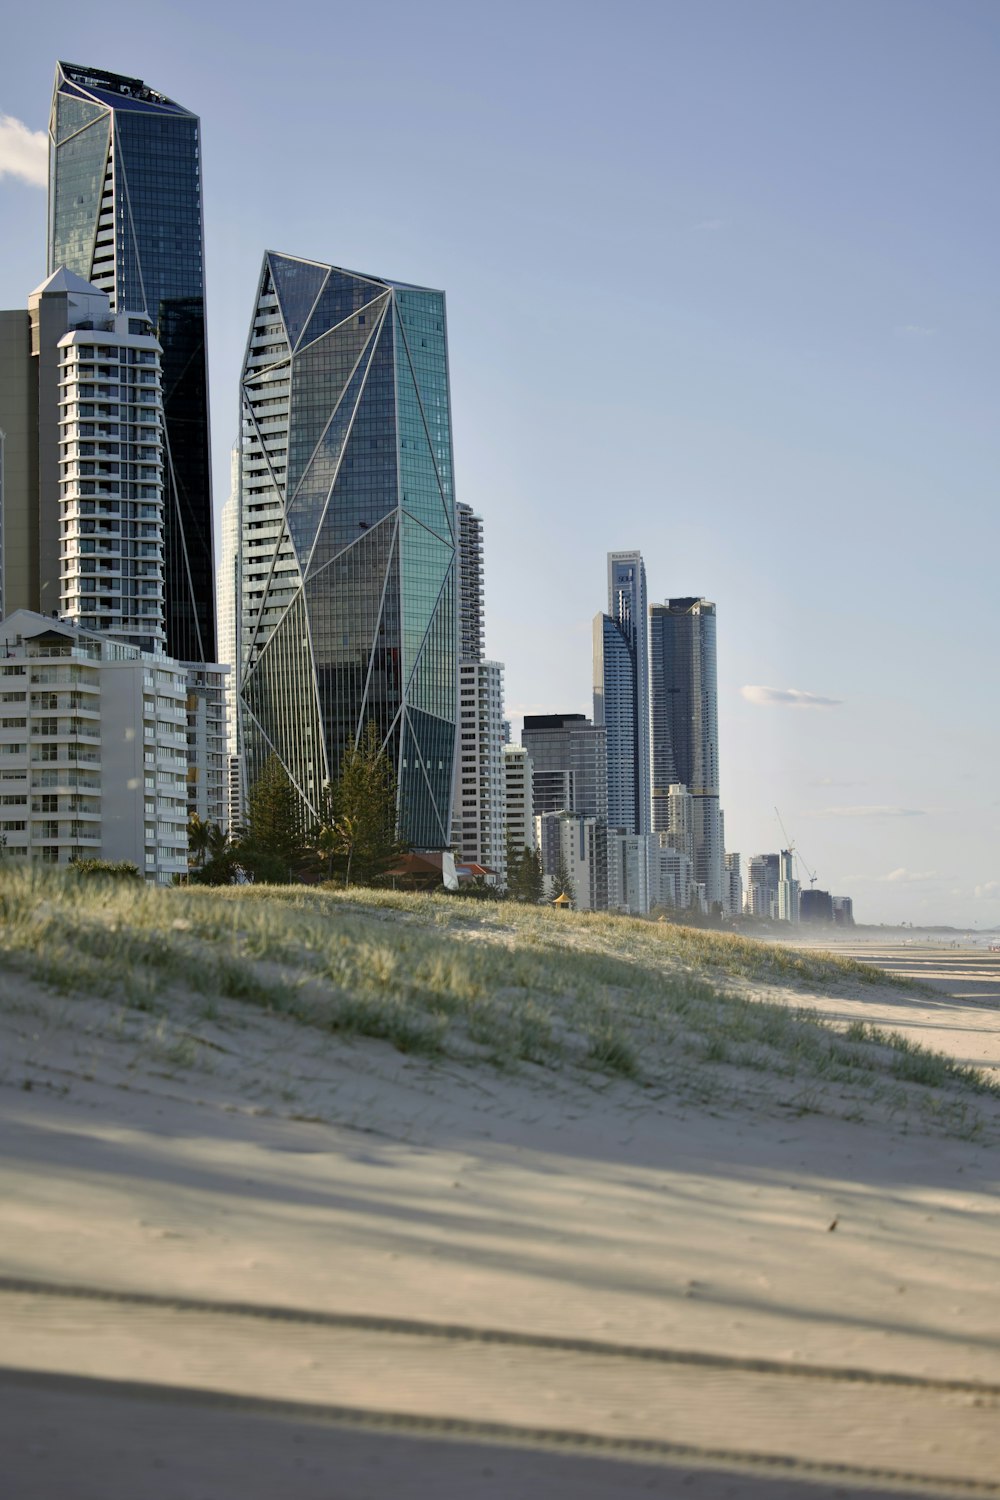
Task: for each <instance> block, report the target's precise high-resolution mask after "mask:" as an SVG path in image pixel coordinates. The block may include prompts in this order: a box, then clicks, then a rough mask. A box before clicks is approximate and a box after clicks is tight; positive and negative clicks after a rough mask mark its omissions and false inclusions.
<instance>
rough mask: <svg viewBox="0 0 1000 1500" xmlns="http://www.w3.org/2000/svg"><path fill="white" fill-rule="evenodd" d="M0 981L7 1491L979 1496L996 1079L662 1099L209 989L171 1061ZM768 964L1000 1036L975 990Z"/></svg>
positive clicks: (999, 1416)
mask: <svg viewBox="0 0 1000 1500" xmlns="http://www.w3.org/2000/svg"><path fill="white" fill-rule="evenodd" d="M940 961H941V960H940V957H939V956H938V957H936V958H935V962H937V963H940ZM0 983H2V985H3V986H4V1001H5V1004H4V1007H3V1013H2V1021H0V1025H2V1032H0V1046H2V1051H0V1058H2V1062H0V1123H2V1131H3V1141H4V1153H3V1165H2V1175H0V1273H2V1277H3V1279H2V1281H0V1309H2V1312H0V1317H2V1320H3V1351H4V1352H3V1355H2V1357H0V1365H2V1366H3V1370H2V1371H0V1381H2V1383H3V1387H4V1390H3V1396H2V1399H0V1426H2V1427H3V1433H2V1438H0V1455H2V1457H0V1480H2V1485H0V1487H2V1488H3V1492H4V1494H5V1495H10V1496H12V1497H29V1496H30V1497H36V1496H37V1497H42V1496H46V1497H48V1496H52V1495H62V1494H72V1495H74V1496H75V1497H91V1496H92V1497H94V1500H117V1497H119V1496H120V1497H123V1500H124V1497H126V1496H129V1497H131V1496H140V1495H141V1496H143V1497H150V1500H160V1497H161V1496H162V1497H164V1500H166V1497H168V1496H169V1497H171V1500H178V1497H186V1496H191V1497H202V1500H206V1497H210V1500H223V1497H224V1500H229V1497H233V1500H236V1497H239V1500H256V1497H258V1496H261V1497H263V1496H269V1495H275V1494H278V1493H281V1494H287V1495H289V1496H294V1497H298V1496H302V1497H312V1496H314V1495H315V1496H320V1495H323V1496H331V1495H336V1496H341V1495H342V1496H345V1497H346V1496H351V1497H355V1496H358V1497H360V1496H364V1495H369V1496H372V1497H381V1496H390V1495H392V1496H397V1495H398V1496H400V1497H410V1496H414V1497H415V1496H424V1495H427V1496H431V1495H451V1494H454V1495H459V1496H466V1495H468V1496H470V1497H473V1500H480V1497H483V1500H485V1497H493V1496H520V1495H536V1494H537V1495H543V1494H544V1495H563V1494H565V1495H567V1496H570V1495H574V1496H576V1495H578V1496H581V1497H588V1496H605V1495H607V1496H617V1495H631V1494H633V1493H634V1494H637V1495H638V1494H663V1495H668V1494H675V1493H677V1494H684V1495H692V1496H695V1497H697V1500H713V1497H715V1496H723V1495H731V1496H747V1497H753V1500H757V1497H758V1496H759V1497H761V1500H763V1497H764V1496H774V1497H775V1500H793V1497H801V1500H821V1497H822V1500H825V1497H828V1496H830V1497H832V1496H833V1495H836V1494H842V1495H850V1496H853V1497H858V1496H862V1495H868V1494H876V1493H878V1494H883V1493H895V1494H913V1495H917V1494H939V1495H945V1494H949V1495H950V1494H953V1493H954V1494H1000V1485H998V1483H997V1478H998V1473H1000V1339H998V1334H1000V1274H998V1261H997V1252H998V1247H1000V1210H998V1200H997V1196H996V1189H997V1177H998V1171H997V1140H998V1127H1000V1116H998V1107H997V1101H996V1100H995V1099H991V1098H989V1097H987V1098H986V1099H985V1100H984V1101H983V1102H982V1104H979V1103H978V1102H977V1105H976V1108H977V1110H979V1111H980V1115H979V1120H978V1124H977V1123H975V1122H973V1121H972V1120H971V1119H970V1120H969V1121H968V1122H966V1123H967V1126H968V1128H965V1124H964V1123H963V1120H962V1119H961V1118H958V1117H956V1118H954V1119H950V1120H948V1121H944V1122H942V1125H941V1127H940V1128H934V1127H933V1126H928V1125H927V1124H926V1123H923V1124H921V1122H919V1121H916V1122H915V1121H914V1120H913V1119H912V1118H911V1116H910V1115H909V1114H907V1113H906V1112H905V1111H904V1112H902V1113H900V1114H899V1115H898V1116H895V1115H894V1114H893V1112H892V1110H891V1109H889V1110H888V1111H886V1110H885V1109H884V1108H880V1107H879V1106H877V1105H874V1104H869V1103H865V1102H863V1101H862V1102H860V1103H851V1102H850V1101H848V1103H847V1104H845V1103H844V1101H843V1100H842V1099H835V1098H834V1095H836V1092H837V1090H836V1088H835V1087H834V1086H826V1088H825V1089H823V1088H819V1087H818V1086H817V1087H816V1088H811V1089H809V1090H807V1091H804V1092H803V1093H801V1094H799V1095H797V1096H794V1097H791V1098H779V1097H769V1095H768V1092H767V1090H766V1088H761V1087H756V1086H755V1087H749V1088H746V1089H736V1088H734V1087H731V1086H730V1082H731V1080H729V1074H730V1073H731V1072H733V1071H734V1070H730V1069H727V1068H725V1067H721V1068H719V1069H718V1070H717V1075H716V1076H717V1078H718V1088H717V1091H716V1093H715V1095H714V1096H712V1097H709V1098H708V1099H703V1100H702V1102H700V1103H686V1104H682V1103H680V1102H678V1100H677V1098H676V1097H671V1096H670V1094H669V1093H667V1092H666V1091H659V1090H657V1089H655V1088H652V1089H648V1088H647V1089H643V1088H640V1087H638V1086H636V1085H635V1084H632V1083H630V1082H625V1081H620V1082H608V1081H607V1080H606V1079H598V1078H597V1077H591V1078H588V1077H587V1076H586V1075H583V1074H580V1073H570V1072H567V1073H555V1072H552V1071H550V1070H545V1069H542V1068H537V1067H532V1066H531V1065H523V1066H521V1067H519V1068H518V1069H517V1070H516V1071H513V1070H512V1071H510V1072H507V1073H501V1072H498V1071H497V1070H495V1069H488V1068H483V1067H476V1068H473V1067H469V1066H465V1065H463V1064H462V1063H460V1062H455V1061H454V1060H451V1061H448V1062H438V1061H434V1060H432V1059H425V1058H416V1057H408V1056H404V1055H402V1054H400V1053H398V1052H396V1051H395V1050H394V1049H393V1048H392V1047H391V1046H389V1045H388V1044H386V1043H381V1042H378V1041H373V1040H360V1039H359V1040H355V1041H345V1040H343V1039H338V1038H333V1037H330V1036H324V1035H321V1034H319V1033H318V1032H315V1031H313V1030H311V1029H310V1028H308V1027H304V1026H301V1025H298V1024H296V1023H295V1022H293V1021H290V1020H287V1019H284V1018H281V1017H278V1016H272V1015H268V1014H267V1013H265V1012H262V1011H255V1010H251V1009H249V1008H247V1007H241V1006H239V1005H238V1004H236V1003H233V1002H220V1005H219V1007H218V1011H217V1013H216V1014H215V1015H214V1016H213V1017H212V1019H211V1020H206V1019H201V1020H195V1018H193V1017H191V1018H189V1020H188V1022H187V1023H185V1024H188V1025H190V1027H191V1028H193V1029H196V1032H197V1037H198V1047H197V1051H196V1060H195V1061H193V1062H192V1061H191V1059H190V1058H189V1057H188V1055H187V1053H186V1052H185V1050H184V1047H183V1042H184V1032H183V1028H181V1029H178V1028H177V1027H175V1028H174V1029H173V1030H172V1031H170V1032H169V1034H168V1033H162V1032H158V1030H157V1027H156V1026H155V1025H154V1024H153V1023H152V1022H151V1020H150V1018H148V1017H142V1016H141V1015H136V1014H135V1013H134V1012H129V1013H123V1012H122V1011H121V1010H120V1009H119V1008H116V1006H115V1005H114V1004H113V1003H112V1002H110V1001H97V1000H95V1001H93V1002H89V1003H88V1004H87V1005H86V1008H85V1009H82V1008H81V1004H80V1002H79V1001H67V1000H66V999H64V998H63V999H60V998H57V997H55V996H52V995H50V994H47V993H46V992H45V991H43V990H41V989H39V988H37V987H36V986H34V985H33V984H32V983H31V982H29V981H28V980H26V979H23V978H18V977H16V976H14V975H10V974H4V975H3V976H2V977H0ZM761 993H762V995H765V997H766V998H769V999H775V998H781V997H782V993H781V992H780V991H779V990H777V989H775V988H774V987H769V988H768V989H767V990H766V991H761ZM784 998H785V999H786V1000H787V1001H788V1003H794V1004H797V1005H802V1004H805V1005H807V1006H814V1007H815V1008H817V1009H820V1010H821V1011H822V1012H823V1013H824V1014H827V1015H832V1016H835V1017H836V1018H838V1019H841V1020H851V1019H864V1020H870V1021H873V1022H875V1023H876V1024H878V1025H889V1026H892V1027H893V1028H895V1029H899V1030H902V1031H904V1032H906V1033H912V1034H913V1035H914V1036H917V1037H919V1039H920V1040H922V1041H924V1042H926V1043H928V1044H930V1045H933V1046H935V1047H939V1048H940V1049H941V1050H944V1051H946V1052H948V1053H950V1055H953V1056H955V1057H958V1058H960V1059H961V1060H962V1061H968V1062H974V1063H975V1064H976V1065H977V1066H979V1067H990V1068H995V1069H998V1070H1000V1028H998V1026H997V1008H996V999H994V1000H993V1001H992V1002H990V1001H989V999H988V998H984V997H982V996H980V997H979V998H978V999H977V1001H976V1002H975V1003H974V1004H972V1003H970V1002H969V1001H965V1002H953V1001H950V1000H948V999H947V997H946V996H945V995H943V994H942V995H941V996H940V997H935V998H931V997H929V996H927V995H925V994H921V993H919V992H913V991H905V990H893V989H885V990H881V989H880V990H878V991H876V992H873V991H872V990H871V989H870V988H864V989H861V988H859V989H855V990H852V989H851V988H850V986H849V985H846V984H845V986H843V987H842V992H840V993H838V994H829V993H827V994H823V995H816V996H812V997H808V996H805V995H803V994H802V993H800V992H799V991H792V990H789V991H788V992H787V993H786V994H785V995H784ZM827 1094H829V1097H827ZM845 1116H850V1118H847V1117H845ZM99 1292H105V1293H108V1294H109V1295H107V1296H104V1297H102V1296H98V1295H96V1294H97V1293H99ZM130 1299H131V1300H130ZM178 1299H180V1300H178ZM233 1304H245V1305H246V1306H245V1307H244V1308H243V1310H242V1311H240V1310H239V1309H234V1307H233ZM261 1309H269V1310H270V1313H269V1314H268V1315H266V1316H265V1315H263V1314H262V1312H261ZM497 1335H504V1336H505V1337H498V1336H497ZM643 1351H646V1352H647V1353H648V1356H649V1357H647V1358H642V1357H641V1355H642V1353H643ZM851 1371H854V1372H855V1376H854V1377H853V1378H847V1377H848V1375H849V1372H851ZM900 1377H902V1378H900Z"/></svg>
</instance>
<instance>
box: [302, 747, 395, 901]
mask: <svg viewBox="0 0 1000 1500" xmlns="http://www.w3.org/2000/svg"><path fill="white" fill-rule="evenodd" d="M324 813H325V816H324V818H322V819H321V822H320V825H319V826H318V827H317V829H316V830H315V832H314V847H315V848H316V849H317V850H319V851H321V852H322V854H323V855H324V857H325V858H326V859H327V861H328V863H329V868H330V870H331V872H332V869H333V863H334V861H335V860H339V861H340V863H341V865H342V868H343V871H344V884H345V885H350V883H351V881H352V880H356V881H358V882H359V883H360V884H362V885H367V884H370V883H371V882H372V881H374V880H377V879H378V877H379V876H380V875H383V874H384V873H385V871H386V870H387V869H388V867H389V865H391V864H392V862H393V861H394V860H395V859H398V858H399V856H400V854H402V853H403V852H404V851H405V848H406V845H405V844H404V843H403V842H402V841H401V840H400V839H399V838H398V837H397V835H396V774H395V771H394V770H393V767H392V762H391V760H390V759H389V757H388V755H387V754H386V752H385V751H384V750H383V749H382V741H381V737H380V735H379V732H378V726H377V725H376V724H375V723H374V722H373V721H372V720H369V721H368V723H367V724H366V725H365V729H364V733H363V734H362V736H361V740H360V742H359V743H358V744H357V745H351V746H349V747H348V748H347V750H345V752H344V754H343V756H342V758H341V764H340V778H339V780H338V782H337V784H336V786H335V787H333V788H332V790H331V792H330V794H329V795H328V796H327V797H326V798H325V803H324Z"/></svg>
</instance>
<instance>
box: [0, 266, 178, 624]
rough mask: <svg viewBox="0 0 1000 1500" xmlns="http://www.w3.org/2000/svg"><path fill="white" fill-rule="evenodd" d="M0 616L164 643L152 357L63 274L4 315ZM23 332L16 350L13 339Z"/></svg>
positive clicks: (86, 289)
mask: <svg viewBox="0 0 1000 1500" xmlns="http://www.w3.org/2000/svg"><path fill="white" fill-rule="evenodd" d="M2 322H3V326H4V328H5V329H6V330H8V331H9V332H10V333H12V334H16V335H17V336H14V337H10V338H6V339H4V340H3V343H2V347H0V420H2V421H3V423H4V424H5V425H9V427H10V430H11V432H12V434H13V439H14V440H13V442H12V444H11V457H12V459H13V460H14V462H13V464H12V465H11V472H10V473H9V475H8V481H9V482H8V484H7V490H6V495H5V505H4V509H5V518H6V522H7V525H8V534H9V537H10V541H11V543H12V545H11V547H10V548H9V555H8V580H7V581H8V595H9V605H8V607H9V608H22V609H24V608H27V609H32V610H39V611H41V612H42V613H44V614H47V615H59V616H60V617H62V618H67V619H71V620H72V621H73V622H74V623H76V624H77V625H79V626H80V627H81V628H82V629H85V630H90V631H100V632H102V633H103V634H106V635H108V636H110V637H112V638H114V639H115V640H119V641H124V642H127V643H129V644H131V645H134V646H137V647H139V649H140V650H144V651H160V650H162V649H163V645H164V625H163V613H164V597H163V488H164V464H163V456H164V450H163V411H162V400H161V389H160V346H159V344H158V342H157V341H156V339H155V338H153V336H152V334H151V332H150V328H149V323H148V320H147V319H146V318H145V317H144V316H133V315H131V314H114V313H113V312H112V311H111V308H110V305H109V302H108V298H107V296H106V294H105V293H104V292H102V291H99V290H98V289H97V288H96V287H94V286H91V285H90V283H89V282H86V281H84V280H83V278H82V277H80V276H77V275H75V274H74V273H73V272H72V271H68V270H67V269H66V268H65V267H61V268H60V269H59V270H58V271H55V272H53V274H52V275H51V276H50V277H48V279H47V280H46V281H45V282H43V283H42V285H41V286H40V287H38V288H37V289H36V290H35V291H34V292H32V294H31V296H30V298H29V299H28V310H27V312H25V313H22V314H17V313H4V314H2ZM24 331H26V332H27V340H26V341H25V340H24V339H23V338H22V337H21V336H20V334H21V333H23V332H24Z"/></svg>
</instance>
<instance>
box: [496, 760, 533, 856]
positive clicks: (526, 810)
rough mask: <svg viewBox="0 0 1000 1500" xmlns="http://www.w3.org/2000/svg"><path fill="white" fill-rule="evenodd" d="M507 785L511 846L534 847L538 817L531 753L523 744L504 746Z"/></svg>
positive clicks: (504, 778)
mask: <svg viewBox="0 0 1000 1500" xmlns="http://www.w3.org/2000/svg"><path fill="white" fill-rule="evenodd" d="M503 784H504V803H505V809H506V816H507V844H508V848H510V849H514V850H521V849H534V847H535V818H534V813H533V811H532V806H531V756H530V755H529V754H528V752H527V750H525V748H524V746H523V745H512V744H510V743H507V744H505V745H504V747H503Z"/></svg>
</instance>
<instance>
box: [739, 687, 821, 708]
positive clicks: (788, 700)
mask: <svg viewBox="0 0 1000 1500" xmlns="http://www.w3.org/2000/svg"><path fill="white" fill-rule="evenodd" d="M740 692H741V693H742V694H743V696H744V698H745V699H746V700H747V702H748V703H756V704H758V705H759V706H760V707H761V708H771V707H773V706H775V705H778V706H781V707H784V708H836V707H838V705H839V704H840V703H842V702H843V699H841V698H821V697H820V695H819V694H818V693H804V692H802V691H801V689H799V688H773V687H759V686H754V685H752V684H748V686H746V687H742V688H740Z"/></svg>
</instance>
